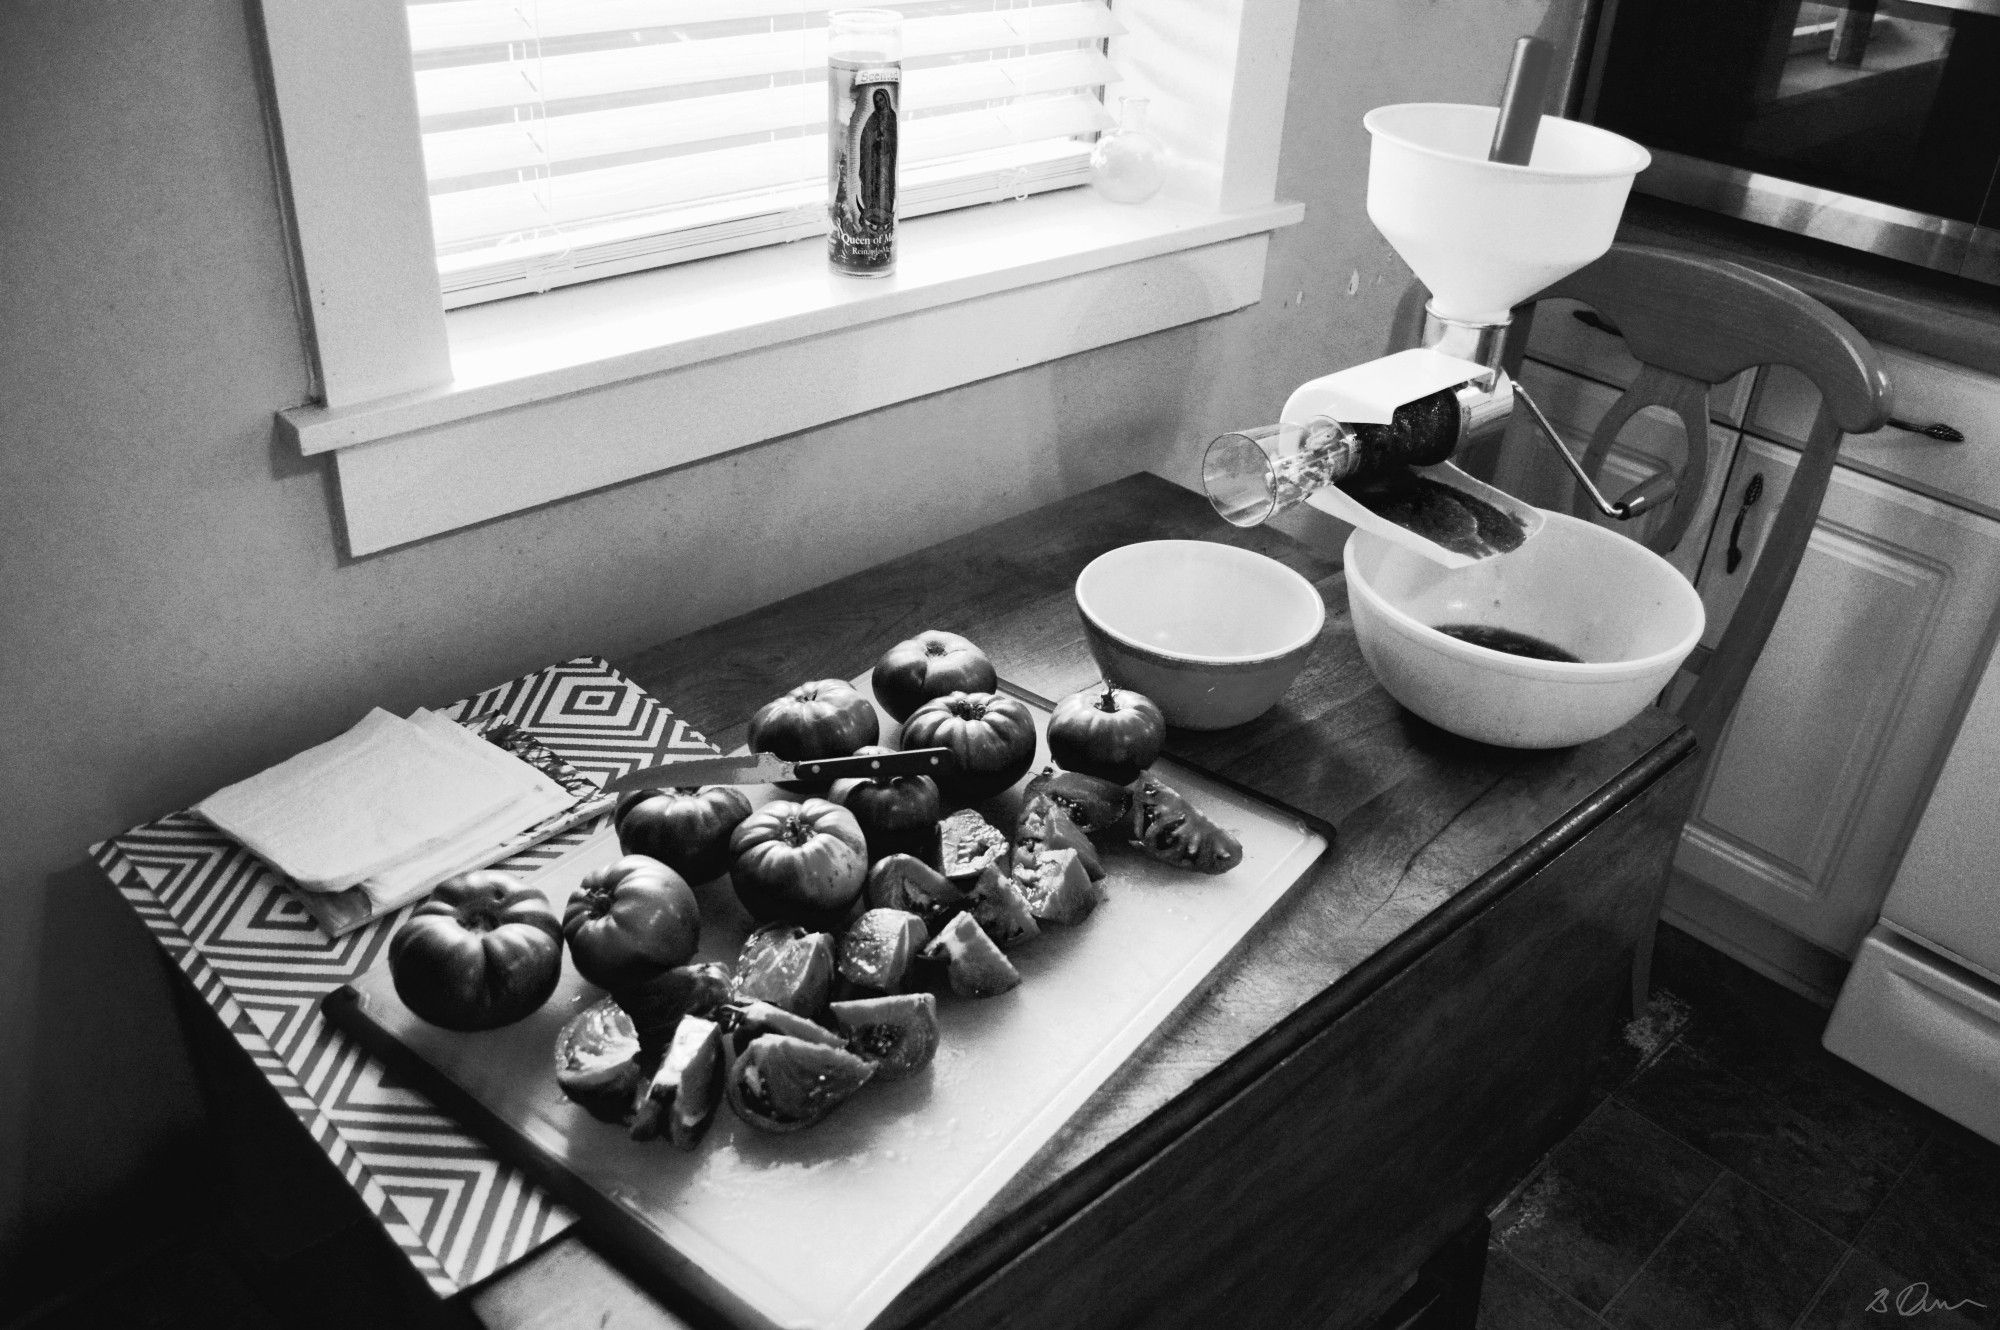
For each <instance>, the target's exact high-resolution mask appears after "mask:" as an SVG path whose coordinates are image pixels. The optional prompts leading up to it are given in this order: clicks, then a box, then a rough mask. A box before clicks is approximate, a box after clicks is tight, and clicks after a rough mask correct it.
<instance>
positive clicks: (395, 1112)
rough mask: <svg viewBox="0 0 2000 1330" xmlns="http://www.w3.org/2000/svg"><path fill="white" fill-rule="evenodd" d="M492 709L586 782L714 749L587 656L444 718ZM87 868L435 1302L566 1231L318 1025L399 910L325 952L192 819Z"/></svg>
mask: <svg viewBox="0 0 2000 1330" xmlns="http://www.w3.org/2000/svg"><path fill="white" fill-rule="evenodd" d="M496 711H497V712H503V713H505V714H506V715H507V716H508V718H509V719H511V720H513V721H515V722H516V723H518V724H520V725H521V726H522V727H523V728H525V729H528V730H530V731H532V732H533V733H534V734H535V736H536V737H537V738H539V739H540V740H541V741H542V742H543V743H545V744H547V745H548V746H549V747H550V748H551V749H553V750H554V751H555V752H556V753H557V754H558V755H560V756H561V757H563V758H564V759H566V760H567V761H568V762H569V763H570V764H571V765H573V766H575V767H576V768H578V769H579V770H581V771H583V772H584V773H586V774H588V775H591V776H594V777H597V778H598V779H599V780H600V781H604V780H609V779H611V778H612V777H614V776H622V775H623V774H625V773H626V772H627V771H630V770H632V769H633V768H635V767H639V766H644V765H647V764H649V763H650V762H652V761H653V760H654V759H655V757H656V756H658V755H664V754H666V753H669V752H672V751H676V750H684V751H686V752H689V753H712V752H715V751H717V750H716V748H715V746H714V745H713V744H711V743H709V742H708V740H707V739H706V738H704V737H703V736H702V735H701V734H699V733H697V732H696V731H695V730H693V729H692V728H690V727H689V726H688V724H687V722H686V721H683V720H681V719H679V718H678V717H676V716H675V715H674V714H673V712H671V711H669V710H668V709H667V708H666V707H665V706H663V705H662V704H661V703H660V702H659V701H658V699H656V698H654V697H652V696H651V695H650V694H648V693H647V692H646V691H645V690H644V689H642V688H640V687H639V686H638V685H637V684H635V683H633V682H632V681H631V680H630V679H627V678H625V677H624V676H623V675H621V674H619V673H618V671H616V670H614V669H613V668H612V667H611V665H610V664H609V663H608V662H607V661H604V660H601V659H599V658H597V657H595V656H580V657H578V658H576V659H575V660H567V661H564V662H562V663H561V664H560V665H552V666H550V667H549V668H547V669H544V670H538V671H536V672H535V673H533V674H528V675H524V676H522V677H521V678H519V679H516V680H514V681H512V682H511V683H506V684H501V685H499V686H498V687H494V688H489V689H487V690H486V691H484V692H481V693H478V694H475V695H474V696H472V697H468V698H466V699H464V700H462V701H460V702H458V703H456V704H455V705H453V706H452V707H451V708H450V709H449V712H448V714H449V715H450V716H451V717H452V718H453V719H455V720H456V719H463V718H466V717H471V716H478V715H484V714H486V713H488V712H496ZM594 829H595V827H594V826H586V827H579V828H577V829H576V830H574V831H571V832H568V833H566V834H565V835H562V836H559V837H556V838H555V839H553V840H550V841H547V842H545V843H543V844H541V845H538V846H535V847H533V848H532V849H529V850H527V851H524V852H523V853H521V854H519V855H516V856H515V857H514V858H512V859H509V860H508V861H507V862H506V863H504V864H501V865H499V866H500V867H502V868H505V869H506V870H508V871H510V872H516V873H523V874H526V873H531V872H533V871H535V870H536V869H537V868H540V867H543V866H545V865H547V864H550V863H553V862H555V861H556V860H558V859H560V858H562V857H563V856H564V855H565V854H567V853H569V852H570V851H571V850H573V849H575V848H576V847H577V846H578V845H580V844H582V843H583V841H584V840H585V839H587V838H588V837H589V835H590V833H591V832H592V831H593V830H594ZM91 854H92V856H93V857H94V859H95V860H96V862H97V864H98V866H99V867H100V868H101V869H103V871H104V873H105V874H106V875H107V876H108V877H109V878H110V879H111V881H112V883H113V884H114V885H115V886H116V887H117V888H118V890H119V892H120V893H121V894H122V895H123V896H124V897H125V899H126V900H127V901H128V902H130V904H131V905H132V908H133V909H134V910H136V911H137V912H138V915H139V918H140V919H141V920H142V921H143V922H144V923H145V925H146V927H147V929H148V930H150V931H151V932H152V934H153V938H154V940H155V941H157V942H158V943H159V944H160V946H161V947H162V948H163V949H164V950H165V951H166V953H167V955H168V956H169V957H170V958H171V959H172V960H173V961H174V963H175V964H176V965H178V966H180V968H181V969H182V970H183V971H184V972H185V973H186V974H187V976H188V978H189V979H190V980H192V981H193V983H194V986H195V989H196V991H198V992H199V993H200V994H201V996H202V998H203V1000H205V1001H206V1002H207V1003H208V1005H209V1006H210V1007H212V1008H213V1009H214V1010H215V1014H216V1015H217V1016H218V1017H219V1018H220V1019H221V1021H222V1023H223V1025H225V1026H226V1027H227V1028H228V1030H229V1032H230V1034H231V1035H232V1036H234V1037H235V1039H236V1042H237V1043H238V1044H240V1045H241V1046H242V1047H243V1049H244V1051H245V1052H247V1053H248V1054H249V1055H250V1057H251V1060H252V1061H253V1062H255V1063H256V1065H257V1069H258V1070H259V1071H261V1072H263V1073H264V1075H265V1076H266V1077H268V1078H269V1079H270V1081H271V1083H272V1084H273V1085H274V1086H275V1087H277V1089H278V1092H279V1093H280V1094H281V1095H282V1096H283V1098H284V1101H285V1103H286V1104H287V1105H288V1106H289V1107H290V1108H291V1110H292V1112H293V1113H295V1114H296V1115H297V1116H298V1119H299V1121H300V1122H302V1123H304V1124H305V1127H306V1130H307V1131H308V1132H309V1133H311V1135H312V1138H313V1140H314V1141H316V1142H317V1143H318V1144H319V1146H320V1148H321V1149H322V1150H324V1151H326V1154H327V1158H329V1159H330V1160H332V1161H333V1165H334V1167H335V1168H337V1169H338V1170H340V1174H341V1176H342V1177H344V1178H346V1179H347V1181H348V1183H349V1184H350V1185H351V1186H353V1188H354V1189H355V1191H356V1192H358V1193H359V1194H360V1196H361V1199H362V1201H363V1202H364V1203H366V1204H367V1206H368V1207H369V1209H370V1211H371V1212H372V1213H373V1214H374V1215H375V1217H376V1218H377V1219H378V1220H380V1221H381V1223H382V1226H383V1228H384V1229H385V1230H387V1232H388V1234H389V1236H390V1237H391V1238H392V1239H393V1240H394V1241H395V1243H396V1245H397V1246H398V1247H399V1248H400V1249H401V1250H402V1252H403V1254H404V1255H405V1256H406V1257H407V1258H408V1259H409V1261H410V1263H411V1264H412V1265H413V1266H415V1267H416V1269H417V1272H418V1273H419V1274H421V1275H422V1276H423V1277H424V1279H425V1280H426V1282H428V1283H429V1285H430V1287H431V1288H432V1289H433V1290H435V1291H436V1292H437V1293H438V1294H439V1296H441V1297H449V1296H450V1295H452V1294H454V1293H457V1292H458V1291H459V1290H461V1289H464V1288H466V1287H469V1286H470V1285H472V1284H474V1283H477V1282H478V1281H480V1280H482V1279H485V1278H486V1277H487V1276H489V1275H491V1274H493V1273H495V1272H496V1271H498V1270H501V1269H504V1268H505V1267H506V1266H508V1265H510V1264H512V1263H513V1262H515V1261H518V1260H520V1259H521V1258H522V1257H524V1256H527V1255H528V1254H529V1253H530V1252H533V1251H534V1250H535V1249H537V1248H538V1247H540V1246H542V1244H544V1243H546V1242H548V1241H549V1240H550V1239H551V1238H554V1237H556V1236H557V1235H558V1234H560V1233H562V1232H564V1231H565V1230H567V1229H568V1228H569V1227H570V1226H571V1225H572V1224H574V1223H575V1222H576V1216H575V1215H574V1214H573V1213H571V1212H570V1211H569V1210H567V1209H565V1208H564V1207H563V1206H562V1205H560V1204H559V1203H558V1202H556V1201H555V1200H554V1199H553V1198H551V1197H550V1196H549V1195H548V1194H547V1193H546V1192H544V1191H542V1190H541V1188H539V1187H537V1186H536V1185H535V1184H534V1183H532V1182H530V1181H529V1180H528V1177H527V1175H526V1174H524V1173H522V1172H521V1171H520V1170H519V1169H517V1168H515V1167H514V1166H513V1165H511V1164H508V1163H506V1162H504V1161H503V1160H501V1159H500V1158H499V1157H498V1156H496V1155H495V1154H494V1153H493V1152H492V1151H491V1150H489V1149H488V1148H487V1147H486V1146H485V1145H484V1144H482V1143H481V1142H480V1141H479V1140H477V1139H476V1138H475V1137H473V1136H471V1135H470V1134H468V1133H467V1132H466V1131H465V1129H464V1128H462V1127H460V1126H459V1125H458V1123H457V1121H456V1120H455V1119H453V1118H451V1117H449V1116H447V1115H446V1114H445V1113H443V1112H442V1111H441V1110H439V1109H438V1108H437V1107H435V1106H434V1105H433V1104H432V1103H431V1102H430V1100H428V1099H426V1098H424V1097H423V1096H422V1095H421V1094H419V1093H417V1092H416V1091H415V1090H412V1089H409V1088H407V1087H406V1086H405V1085H403V1084H402V1083H401V1082H400V1081H398V1080H397V1078H396V1077H395V1076H394V1075H393V1074H391V1073H390V1072H389V1071H388V1070H387V1069H386V1068H385V1067H384V1066H383V1065H382V1064H381V1063H380V1062H379V1061H377V1060H376V1059H375V1058H374V1057H373V1056H372V1055H370V1054H369V1053H367V1052H365V1051H364V1050H363V1049H362V1047H361V1046H360V1045H359V1044H358V1043H356V1042H355V1041H354V1040H353V1039H351V1038H349V1037H348V1036H347V1035H346V1034H344V1033H342V1032H341V1031H340V1030H338V1029H336V1028H335V1027H334V1026H333V1025H331V1024H330V1023H328V1022H327V1021H326V1020H324V1019H323V1018H322V1017H321V1015H320V1010H319V1002H320V999H321V998H322V997H324V996H326V994H328V993H330V992H332V991H333V990H334V989H336V988H339V987H340V986H341V985H342V984H344V983H346V982H347V981H348V980H350V979H352V978H354V977H355V976H357V975H359V974H361V973H362V972H363V971H365V970H367V969H368V968H369V967H370V966H372V965H373V964H374V963H375V960H376V958H377V956H378V955H379V954H380V953H381V951H382V949H383V948H384V947H386V946H387V945H388V941H389V936H390V934H392V933H393V932H394V931H395V929H396V927H397V925H398V924H400V923H401V922H402V920H403V918H404V916H405V915H407V914H408V913H409V908H411V907H406V908H404V909H402V910H399V911H397V912H396V913H395V914H392V915H389V916H387V917H386V918H383V919H378V920H376V921H375V922H374V923H372V924H369V925H367V926H365V927H363V928H361V929H359V930H358V931H356V932H353V933H349V934H348V935H347V936H345V937H342V938H337V939H336V938H329V937H328V936H327V935H326V934H325V933H323V932H321V931H320V929H319V927H318V926H317V925H316V924H315V923H314V922H313V920H312V918H311V916H310V915H308V914H307V913H306V912H305V909H304V908H303V907H302V906H300V905H299V903H298V900H297V898H296V896H295V895H294V894H293V892H292V890H291V888H290V886H289V884H288V883H287V882H286V880H285V878H284V877H283V876H282V875H281V874H279V873H277V872H275V871H274V870H272V869H271V868H269V867H268V866H266V865H265V864H263V863H262V862H260V861H259V860H258V859H256V858H255V857H253V856H252V855H251V854H250V852H249V851H247V850H245V849H244V848H243V847H242V846H240V845H238V844H237V843H236V842H235V841H233V840H231V839H230V838H229V837H227V836H225V835H224V834H223V833H222V832H220V831H218V830H216V829H215V828H214V827H212V826H210V825H209V824H208V823H207V822H205V821H203V820H202V819H201V818H199V817H196V816H195V815H193V814H192V813H175V814H172V815H171V816H168V817H164V818H161V819H160V820H159V821H157V822H151V823H148V824H147V825H145V826H142V827H135V828H133V829H132V830H131V831H128V832H126V833H125V834H124V835H122V836H115V837H113V838H112V839H110V840H108V841H104V842H102V843H100V844H98V845H94V846H92V847H91Z"/></svg>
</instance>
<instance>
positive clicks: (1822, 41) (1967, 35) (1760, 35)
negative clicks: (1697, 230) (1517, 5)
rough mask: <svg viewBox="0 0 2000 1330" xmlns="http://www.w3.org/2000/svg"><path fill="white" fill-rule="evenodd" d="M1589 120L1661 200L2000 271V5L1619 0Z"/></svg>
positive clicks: (1916, 258)
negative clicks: (1998, 181)
mask: <svg viewBox="0 0 2000 1330" xmlns="http://www.w3.org/2000/svg"><path fill="white" fill-rule="evenodd" d="M1584 115H1585V118H1586V119H1589V120H1592V121H1594V122H1595V123H1597V124H1600V125H1603V126H1604V127H1605V128H1607V129H1613V130H1616V131H1617V132H1619V133H1621V134H1625V135H1627V136H1628V137H1631V138H1634V139H1637V140H1638V141H1640V142H1641V143H1644V144H1645V145H1646V146H1647V147H1648V148H1650V149H1652V150H1653V153H1654V165H1653V167H1652V168H1651V169H1649V170H1648V171H1646V172H1645V173H1644V174H1642V175H1641V176H1640V177H1639V180H1638V183H1637V188H1638V189H1639V190H1640V191H1642V192H1644V193H1649V194H1654V195H1657V196H1660V197H1664V198H1671V199H1676V200H1678V201H1680V202H1684V203H1691V204H1695V205H1697V206H1701V207H1706V208H1710V209H1714V210H1716V211H1719V212H1724V213H1727V214H1729V215H1731V216H1737V217H1743V218H1745V219H1747V220H1751V221H1757V222H1762V223H1765V224H1767V225H1772V226H1778V227H1781V228H1783V229H1785V230H1789V231H1794V232H1797V233H1799V234H1802V235H1810V236H1815V237H1817V238H1819V239H1823V240H1829V241H1833V242H1835V243H1837V244H1844V245H1849V246H1852V247H1854V248H1857V249H1865V250H1869V251H1871V252H1874V253H1880V254H1887V255H1889V256H1891V257H1895V258H1899V259H1904V260H1907V261H1910V262H1914V263H1920V264H1923V265H1924V266H1926V267H1931V268H1937V269H1941V270H1943V271H1947V272H1964V273H1966V275H1968V276H1981V277H1982V278H1983V280H1987V281H2000V261H1996V260H2000V247H1995V246H1994V245H1992V244H1991V243H1990V240H1991V238H1992V235H1993V229H1994V226H1995V222H1994V220H1993V218H1994V217H1995V216H1996V215H2000V214H1996V213H1995V212H1991V211H1989V210H1991V209H1995V208H1996V202H1995V200H1993V199H1992V197H1991V196H1992V194H1993V188H1994V181H1995V174H1996V168H2000V0H1921V2H1920V0H1874V2H1872V3H1871V2H1870V0H1852V3H1819V2H1818V0H1605V4H1604V8H1603V11H1602V14H1601V17H1600V26H1599V33H1598V40H1597V49H1596V53H1595V56H1594V59H1593V62H1592V68H1591V74H1590V79H1589V81H1588V83H1587V85H1586V90H1585V105H1584ZM1982 233H1984V234H1983V235H1982ZM1981 266H1983V267H1985V268H1986V269H1988V270H1990V271H1987V272H1975V271H1971V270H1970V268H1977V267H1981Z"/></svg>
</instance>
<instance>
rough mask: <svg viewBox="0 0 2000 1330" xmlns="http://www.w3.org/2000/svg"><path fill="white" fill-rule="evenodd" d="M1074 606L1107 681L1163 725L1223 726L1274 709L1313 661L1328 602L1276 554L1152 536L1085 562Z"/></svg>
mask: <svg viewBox="0 0 2000 1330" xmlns="http://www.w3.org/2000/svg"><path fill="white" fill-rule="evenodd" d="M1076 607H1077V611H1078V612H1079V614H1080V615H1081V616H1082V618H1083V631H1084V637H1085V639H1086V640H1087V641H1088V643H1089V645H1090V654H1091V656H1092V657H1094V658H1095V659H1096V661H1097V666H1098V668H1099V669H1101V670H1103V671H1104V677H1105V678H1106V679H1108V680H1110V681H1111V682H1112V683H1114V684H1116V685H1118V686H1119V687H1120V688H1130V689H1132V690H1133V691H1134V692H1139V693H1144V694H1145V695H1146V696H1147V697H1150V698H1152V699H1153V701H1155V702H1156V703H1158V704H1159V707H1160V710H1161V712H1162V713H1164V714H1165V716H1166V718H1167V723H1168V724H1171V725H1179V726H1182V727H1183V728H1186V729H1190V730H1220V729H1226V728H1228V727H1229V726H1231V725H1241V724H1242V723H1243V722H1244V721H1247V720H1252V719H1254V718H1256V717H1258V716H1261V715H1263V714H1264V713H1265V712H1266V711H1269V710H1270V709H1271V708H1272V707H1273V706H1274V705H1276V704H1277V701H1278V699H1279V698H1281V697H1283V696H1284V695H1285V689H1287V688H1288V687H1290V686H1291V682H1292V679H1293V677H1294V676H1296V675H1297V674H1298V672H1299V669H1300V667H1302V666H1303V665H1304V664H1305V663H1306V657H1308V656H1310V655H1311V654H1312V649H1313V643H1314V642H1316V641H1318V640H1319V630H1320V628H1321V627H1322V626H1323V625H1324V624H1325V623H1326V605H1325V603H1324V602H1323V601H1321V600H1320V598H1319V592H1317V591H1315V590H1314V589H1313V585H1312V583H1310V582H1308V581H1306V579H1305V578H1303V577H1300V576H1299V575H1298V574H1297V573H1295V572H1293V571H1292V570H1291V569H1289V568H1287V567H1285V565H1283V564H1281V563H1279V562H1278V561H1277V560H1275V559H1268V558H1266V557H1264V556H1263V555H1261V554H1257V553H1254V552H1252V551H1250V550H1245V549H1238V548H1237V547H1236V546H1234V545H1223V544H1218V543H1216V542H1214V541H1208V540H1148V541H1142V542H1140V543H1138V544H1136V545H1123V546H1120V547H1119V548H1117V549H1115V550H1111V551H1109V552H1107V553H1104V554H1100V555H1099V556H1098V557H1097V558H1095V559H1093V560H1091V561H1090V564H1089V566H1088V567H1086V568H1085V569H1084V570H1083V572H1082V573H1080V574H1078V576H1077V579H1076Z"/></svg>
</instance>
